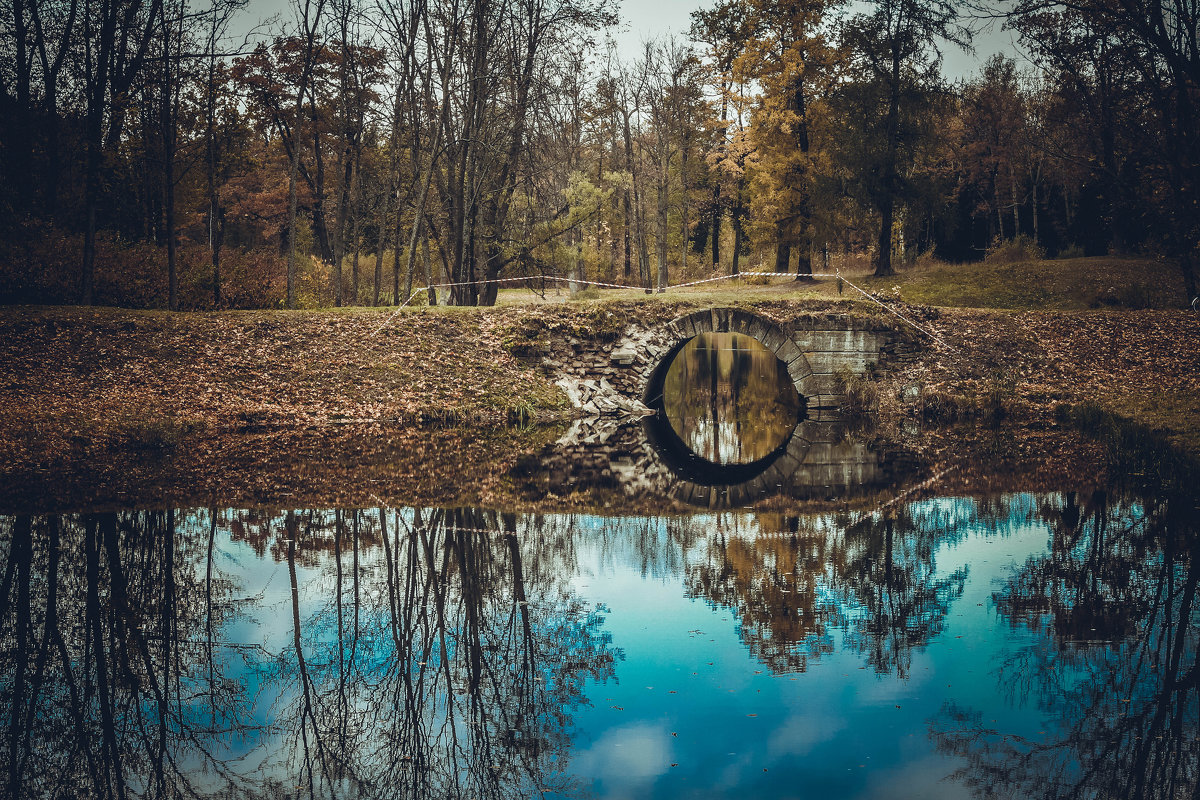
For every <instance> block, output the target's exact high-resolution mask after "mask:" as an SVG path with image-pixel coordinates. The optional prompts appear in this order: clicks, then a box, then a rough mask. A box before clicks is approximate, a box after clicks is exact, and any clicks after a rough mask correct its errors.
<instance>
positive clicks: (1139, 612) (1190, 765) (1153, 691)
mask: <svg viewBox="0 0 1200 800" xmlns="http://www.w3.org/2000/svg"><path fill="white" fill-rule="evenodd" d="M1041 511H1042V516H1043V517H1044V518H1045V519H1046V520H1047V521H1049V522H1050V523H1051V525H1052V526H1053V527H1052V529H1053V535H1052V539H1051V542H1050V551H1049V552H1048V553H1046V554H1044V555H1040V556H1037V557H1034V558H1030V559H1029V560H1028V561H1027V562H1026V563H1025V564H1023V565H1022V566H1021V567H1019V568H1018V569H1016V570H1015V572H1014V574H1013V575H1012V577H1011V579H1010V580H1009V581H1008V582H1007V583H1006V584H1005V585H1004V586H1003V588H1002V589H1001V590H1000V591H998V592H996V594H995V595H994V602H995V605H996V608H997V610H998V611H999V613H1000V614H1001V615H1002V616H1003V617H1004V618H1006V619H1007V620H1008V621H1009V622H1010V624H1011V625H1012V626H1013V627H1014V628H1026V629H1028V630H1030V631H1033V632H1035V633H1036V634H1037V635H1036V638H1035V639H1034V641H1033V643H1032V644H1030V645H1029V646H1027V647H1024V648H1022V649H1019V650H1017V651H1016V652H1013V653H1010V654H1009V656H1008V657H1007V659H1006V660H1005V662H1004V663H1003V665H1002V667H1001V669H1000V670H999V673H998V679H999V681H1000V685H1001V688H1002V689H1003V690H1004V691H1005V692H1007V694H1008V697H1009V698H1010V701H1011V702H1012V703H1013V704H1017V705H1021V704H1035V705H1036V706H1037V707H1038V708H1039V709H1042V710H1043V711H1044V712H1045V714H1046V716H1047V717H1049V718H1052V719H1056V720H1058V722H1057V725H1056V726H1053V727H1051V728H1049V729H1047V730H1045V731H1042V732H1040V733H1039V734H1038V735H1035V736H1016V735H1011V734H1006V733H1005V732H1003V731H1000V730H997V729H996V727H995V726H994V725H991V724H989V723H988V720H986V719H985V718H984V717H983V715H982V713H981V712H980V711H979V710H978V709H973V708H970V707H965V706H962V705H958V704H947V706H946V707H945V708H944V710H943V712H942V713H941V715H939V717H938V718H937V719H935V720H934V723H933V728H932V735H933V737H934V740H935V742H936V744H937V745H938V747H939V748H940V749H941V750H942V751H943V752H947V753H952V754H955V755H958V756H961V757H962V758H964V759H965V760H966V762H967V766H966V767H964V768H963V769H961V770H960V771H959V773H958V774H957V777H958V778H960V779H961V780H963V781H964V782H965V783H967V784H968V785H970V786H971V787H972V788H973V789H974V790H975V792H976V793H977V794H978V795H979V796H981V797H1029V798H1045V799H1046V800H1057V799H1058V798H1077V797H1089V798H1163V799H1164V800H1165V798H1181V797H1195V796H1196V793H1197V792H1198V791H1200V686H1198V684H1200V665H1198V664H1197V652H1198V650H1200V603H1198V602H1197V597H1196V589H1197V581H1198V580H1200V538H1198V537H1197V533H1198V530H1197V524H1196V522H1197V518H1196V509H1195V506H1194V504H1193V501H1192V500H1190V499H1189V498H1182V499H1179V498H1176V499H1174V500H1142V501H1134V500H1129V499H1120V498H1116V499H1114V498H1113V497H1112V496H1110V495H1108V494H1106V493H1104V492H1097V493H1095V494H1092V495H1091V496H1090V497H1088V498H1087V499H1086V500H1085V501H1084V502H1082V503H1081V502H1080V501H1079V498H1078V497H1077V496H1076V495H1075V494H1074V493H1067V494H1066V495H1064V496H1062V497H1059V498H1055V499H1054V500H1053V501H1049V500H1048V501H1047V502H1045V503H1044V504H1043V506H1042V509H1041ZM993 722H994V720H993Z"/></svg>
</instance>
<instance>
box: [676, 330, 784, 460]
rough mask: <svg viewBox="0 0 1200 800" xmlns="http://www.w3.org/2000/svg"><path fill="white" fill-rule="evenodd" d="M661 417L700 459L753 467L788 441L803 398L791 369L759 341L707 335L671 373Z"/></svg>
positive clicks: (693, 344)
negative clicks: (793, 381)
mask: <svg viewBox="0 0 1200 800" xmlns="http://www.w3.org/2000/svg"><path fill="white" fill-rule="evenodd" d="M663 412H664V414H665V416H666V418H667V420H668V421H669V422H670V424H671V427H672V429H674V431H675V433H676V435H678V436H679V438H680V440H681V441H682V442H683V443H684V444H685V445H687V447H688V448H689V449H691V451H692V452H693V453H695V454H696V455H698V456H699V457H701V458H703V459H705V460H707V461H710V462H712V463H714V464H749V463H752V462H754V461H758V460H759V459H763V458H766V457H767V456H768V455H770V454H771V453H772V452H774V451H775V450H776V449H777V448H779V446H780V445H782V444H783V443H784V442H786V441H787V440H788V437H789V436H791V433H792V430H793V429H794V428H795V427H796V423H797V421H798V420H799V419H800V412H801V400H800V396H799V395H798V394H797V393H796V388H795V386H794V385H793V383H792V379H791V378H790V377H789V376H788V372H787V368H786V367H785V366H784V365H783V363H782V362H781V361H780V360H779V359H778V358H777V357H776V356H775V354H774V353H773V352H771V351H770V350H768V349H767V348H766V347H764V346H763V345H762V344H760V343H759V342H758V341H757V340H756V339H754V337H752V336H745V335H743V334H737V333H702V334H700V335H699V336H697V337H695V338H694V339H692V340H691V341H690V342H688V343H687V344H686V345H684V347H683V349H682V350H680V351H679V353H678V354H677V355H676V356H675V359H674V361H672V362H671V365H670V367H669V368H668V370H667V375H666V379H665V380H664V382H663Z"/></svg>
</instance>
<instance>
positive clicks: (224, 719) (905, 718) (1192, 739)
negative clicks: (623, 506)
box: [0, 492, 1200, 798]
mask: <svg viewBox="0 0 1200 800" xmlns="http://www.w3.org/2000/svg"><path fill="white" fill-rule="evenodd" d="M381 521H382V526H381ZM1182 521H1183V523H1184V524H1183V526H1182V527H1181V526H1180V523H1181V518H1180V517H1179V515H1178V514H1175V515H1174V516H1173V515H1172V511H1171V509H1170V508H1167V507H1159V506H1153V505H1152V506H1143V505H1142V504H1141V503H1139V502H1136V501H1133V500H1127V499H1123V498H1121V497H1119V496H1113V495H1108V494H1105V493H1102V492H1101V493H1096V494H1089V495H1087V496H1080V495H1075V494H1066V493H1064V494H1050V495H1038V496H1034V495H1024V494H1017V495H1007V496H1002V497H992V498H988V499H986V500H983V499H972V498H934V499H929V500H924V501H921V502H917V503H912V504H907V505H901V506H894V507H893V509H892V511H891V513H890V514H887V515H882V514H875V515H858V514H818V515H810V516H801V517H783V516H775V515H770V514H757V515H752V514H743V513H729V514H710V515H697V516H691V517H676V518H648V517H623V518H602V517H588V516H582V517H580V516H566V515H540V516H519V515H506V514H497V513H494V512H488V511H480V510H460V511H456V512H443V511H429V510H423V511H420V512H414V511H413V510H411V509H398V510H396V509H384V510H382V511H381V510H379V509H371V510H362V511H316V512H291V513H287V514H279V515H269V514H264V513H259V512H247V511H219V512H217V513H216V514H215V516H214V515H213V514H212V513H210V512H208V511H176V512H173V513H170V514H168V513H167V512H134V511H130V512H120V513H116V514H90V515H67V516H61V517H45V516H42V517H32V518H31V517H20V518H11V517H10V518H3V519H2V520H0V525H2V526H3V528H4V533H5V534H6V535H5V537H4V540H5V541H12V542H13V543H14V544H13V547H12V549H11V550H10V551H9V552H8V553H6V554H5V556H6V558H8V559H9V560H11V561H12V562H13V563H14V564H15V565H16V566H15V567H14V569H13V572H12V574H13V578H12V580H13V581H14V583H15V585H18V586H20V585H23V583H22V582H23V580H24V579H23V577H22V576H23V575H30V574H33V575H36V576H38V577H37V579H35V580H30V581H29V582H28V584H27V586H28V592H27V594H22V593H21V592H20V591H18V592H15V593H13V594H12V595H11V596H12V597H13V598H16V599H17V600H18V601H19V602H13V603H10V604H9V605H8V606H7V607H6V608H5V609H3V611H4V613H5V614H6V615H7V616H6V619H5V620H4V630H5V632H6V633H5V635H4V641H3V653H2V658H3V665H4V670H3V675H5V676H6V677H5V683H4V690H5V695H4V696H5V701H6V706H7V707H8V708H9V709H11V707H12V704H13V699H14V697H15V698H16V702H17V703H18V704H19V706H18V708H19V709H20V710H21V712H22V713H21V714H19V715H18V716H17V717H16V718H17V719H18V720H19V722H18V724H17V725H16V726H15V727H13V728H12V730H13V732H15V734H16V739H15V742H16V745H15V746H14V747H13V748H10V747H5V748H3V753H2V754H0V760H2V761H3V763H4V767H5V774H6V775H7V776H8V778H9V780H10V783H9V786H10V787H11V786H12V780H13V779H14V775H15V776H16V780H17V782H18V783H19V784H20V789H19V791H18V792H17V793H18V794H19V795H20V796H28V797H44V796H45V797H48V796H54V795H55V794H58V793H60V790H62V789H63V788H64V786H72V787H74V789H77V790H79V791H85V792H87V793H90V794H92V795H94V796H105V795H106V794H107V795H115V794H117V792H116V786H117V780H118V778H117V775H118V774H119V775H121V776H122V779H123V780H124V781H125V782H126V783H127V787H126V788H127V789H128V790H129V792H130V794H132V795H135V796H141V795H145V796H163V795H168V794H171V792H172V790H173V788H179V787H181V786H182V785H183V784H185V783H187V784H190V785H191V786H192V788H194V789H195V790H196V791H197V792H198V793H200V794H201V795H215V794H217V793H219V792H220V791H221V790H223V789H224V788H226V787H229V786H232V787H234V791H235V793H236V794H237V795H238V796H243V797H256V796H263V797H275V796H294V797H307V796H317V797H321V796H338V797H355V796H369V797H443V796H445V797H464V798H465V797H528V796H531V795H535V794H537V793H538V791H539V790H542V791H544V792H545V794H546V795H547V796H552V797H575V796H581V797H598V798H621V797H638V798H645V797H663V798H667V797H746V796H754V797H864V798H867V797H887V798H898V797H969V796H972V792H971V786H972V784H982V785H985V786H988V787H990V788H991V789H992V790H994V791H995V792H996V794H997V796H1014V797H1046V798H1050V797H1060V796H1067V795H1073V794H1075V793H1077V796H1112V797H1138V796H1143V797H1171V796H1183V795H1190V794H1191V792H1193V791H1195V788H1196V785H1197V784H1196V780H1197V765H1198V761H1200V747H1198V742H1197V736H1198V735H1200V725H1198V703H1200V695H1198V687H1197V681H1196V674H1197V670H1196V649H1197V634H1198V633H1200V612H1198V611H1197V602H1198V601H1197V598H1196V597H1195V590H1196V587H1197V577H1198V574H1200V564H1197V558H1196V553H1195V552H1194V547H1195V545H1194V544H1191V543H1192V542H1194V541H1195V536H1194V527H1191V528H1189V527H1188V526H1189V525H1190V524H1191V523H1188V522H1187V520H1186V519H1183V520H1182ZM56 541H57V548H55V547H54V543H55V542H56ZM1185 542H1186V543H1187V544H1184V543H1185ZM26 544H29V545H30V546H29V547H28V548H27V547H26V546H25V545H26ZM210 544H211V550H210ZM210 553H211V561H210V558H209V555H210ZM113 554H116V555H117V556H118V560H113V559H110V558H109V556H110V555H113ZM25 559H28V560H25ZM118 561H119V563H118ZM22 564H28V565H29V566H30V567H31V569H30V570H28V571H25V570H24V568H23V567H22ZM168 565H170V568H169V569H168ZM51 575H55V576H57V578H56V579H55V583H56V586H55V589H54V591H55V598H54V600H53V602H52V603H51V602H50V601H49V591H50V589H49V586H50V583H51V581H50V576H51ZM168 575H170V576H171V580H169V581H167V580H166V578H167V576H168ZM22 598H24V599H22ZM100 598H103V602H101V601H100ZM51 605H52V606H53V609H54V613H53V616H52V618H49V628H47V620H48V617H47V615H46V614H45V610H46V608H47V607H49V606H51ZM22 620H23V621H24V622H22ZM297 621H298V622H299V636H298V637H297V635H296V630H297V629H296V622H297ZM47 629H49V630H51V631H52V632H53V631H57V633H54V634H53V635H52V636H51V637H50V639H49V640H47V639H45V636H44V631H45V630H47ZM22 630H24V633H21V631H22ZM59 635H61V637H62V646H61V647H60V646H59V644H58V638H57V637H58V636H59ZM46 641H48V642H49V645H50V646H47V647H43V646H42V645H43V643H44V642H46ZM64 654H65V657H66V659H67V660H66V662H65V664H66V665H67V666H68V667H69V677H68V670H67V669H64V661H63V658H64ZM98 654H99V655H102V656H103V658H98V657H97V656H98ZM210 655H211V658H210ZM38 676H41V677H40V679H39V680H37V681H35V678H37V677H38ZM39 681H40V682H39ZM35 685H37V686H38V687H39V688H38V690H37V691H34V690H33V688H32V687H34V686H35ZM31 709H32V713H30V710H31ZM5 718H6V720H11V719H13V718H14V717H13V715H12V714H11V713H8V714H6V716H5ZM160 719H162V720H163V721H164V725H163V726H162V727H160V726H159V721H160ZM73 720H78V723H76V722H74V721H73ZM77 725H79V726H82V729H83V730H84V732H85V734H86V735H85V736H84V737H82V739H80V738H77V737H73V736H72V735H71V733H70V732H71V730H72V729H73V728H76V726H77ZM26 746H28V751H25V747H26ZM13 752H16V753H18V754H21V753H23V752H27V753H28V755H25V756H23V757H22V758H21V762H20V768H19V770H14V769H13V761H12V753H13ZM84 753H86V757H85V755H84ZM160 764H161V765H163V766H162V773H161V776H160V773H159V771H158V766H157V765H160ZM172 765H174V766H172ZM176 768H177V769H178V772H175V771H174V770H175V769H176ZM60 781H61V782H60Z"/></svg>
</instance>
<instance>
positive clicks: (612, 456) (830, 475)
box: [514, 414, 922, 510]
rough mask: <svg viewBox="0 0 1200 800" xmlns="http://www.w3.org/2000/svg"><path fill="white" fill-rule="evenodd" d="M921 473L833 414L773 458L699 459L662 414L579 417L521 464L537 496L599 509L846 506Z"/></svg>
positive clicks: (796, 435)
mask: <svg viewBox="0 0 1200 800" xmlns="http://www.w3.org/2000/svg"><path fill="white" fill-rule="evenodd" d="M921 472H922V471H921V470H919V469H916V468H915V464H914V460H913V459H912V458H911V457H908V456H906V455H905V454H904V453H903V452H902V451H901V450H900V449H899V448H895V447H890V446H880V445H879V444H877V443H874V442H868V441H866V440H864V439H856V438H854V437H852V436H849V435H847V434H846V431H845V426H844V425H843V424H842V423H841V422H840V421H839V420H838V419H836V418H832V417H830V416H828V415H822V414H818V415H817V416H815V417H813V418H810V419H806V420H803V421H802V422H800V423H799V424H797V425H796V426H795V428H794V429H793V430H792V432H791V434H790V436H789V437H788V438H787V439H786V440H785V441H784V442H783V443H782V444H781V445H780V446H778V447H777V448H776V449H775V450H774V451H773V452H771V453H769V454H768V455H767V456H766V457H764V458H761V459H759V460H757V461H753V462H751V463H748V464H728V465H722V464H715V463H713V462H711V461H708V460H706V459H702V458H699V457H698V456H696V455H695V453H693V452H692V451H691V450H690V449H689V448H688V447H687V446H686V445H685V444H684V443H683V442H682V441H681V440H680V439H679V437H678V435H677V434H676V433H675V432H674V430H673V429H672V427H671V425H670V424H669V423H668V422H666V421H665V420H664V419H663V418H662V417H647V418H646V419H645V420H644V421H642V422H640V423H633V424H631V423H625V424H614V423H601V424H598V425H595V426H589V425H588V424H586V423H577V424H576V425H575V426H574V427H573V428H572V429H571V430H570V431H569V432H568V433H567V435H566V436H564V437H563V438H561V439H560V440H559V441H558V442H557V443H556V444H555V446H554V447H552V448H548V449H547V450H546V451H545V452H543V453H542V454H541V455H540V456H538V457H537V458H529V459H525V460H523V461H522V462H520V463H519V464H518V467H517V469H516V470H514V477H516V478H517V479H518V480H519V481H521V482H522V483H523V485H524V487H525V490H526V491H527V492H529V493H531V494H533V493H539V494H542V495H545V494H547V493H549V494H553V495H557V496H560V497H561V496H566V495H570V494H572V493H579V494H581V495H585V496H590V498H591V502H593V503H594V504H596V505H601V506H603V505H609V506H614V507H621V505H622V504H625V505H626V507H628V506H630V505H632V506H634V507H637V506H638V504H639V502H643V503H644V502H650V501H657V502H658V503H659V505H657V506H653V507H656V508H660V509H661V508H662V505H661V503H662V501H664V500H666V501H668V502H673V503H674V504H675V505H677V506H679V507H681V508H696V507H700V508H707V509H712V510H718V509H726V508H729V509H732V508H742V507H745V506H750V505H753V504H755V503H758V502H760V501H764V500H768V499H770V498H777V497H778V498H785V499H788V500H795V501H814V502H818V503H819V502H825V501H834V502H837V503H844V502H846V501H850V500H854V499H855V498H869V497H874V496H876V495H879V494H881V493H883V492H885V491H889V492H890V493H889V496H891V495H892V494H894V490H895V489H896V488H897V487H899V486H901V485H902V484H912V483H916V482H918V481H919V480H920V478H921Z"/></svg>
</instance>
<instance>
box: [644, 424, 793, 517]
mask: <svg viewBox="0 0 1200 800" xmlns="http://www.w3.org/2000/svg"><path fill="white" fill-rule="evenodd" d="M809 427H810V424H809V422H807V421H803V422H800V423H799V424H797V425H796V427H795V428H794V429H793V430H792V434H791V436H790V437H789V438H788V439H787V440H786V441H785V442H784V443H783V444H781V445H780V446H779V447H778V448H776V449H775V450H774V451H773V452H771V453H770V454H769V455H767V456H766V457H765V458H761V459H759V460H757V461H752V462H750V463H748V464H729V465H721V464H714V463H713V462H711V461H708V460H706V459H702V458H699V457H698V456H696V454H695V453H693V452H692V451H691V450H690V449H689V448H688V447H687V445H686V444H684V443H683V441H682V440H681V439H680V438H679V436H678V434H676V433H675V430H674V428H672V427H671V424H670V423H669V422H668V421H667V420H665V419H663V418H662V417H661V416H660V415H658V414H656V415H654V416H652V417H646V418H645V420H643V422H642V429H643V431H644V433H645V435H646V440H647V442H648V443H649V445H650V447H649V450H650V453H651V455H652V458H653V459H654V460H655V461H657V462H658V463H659V465H661V467H663V470H662V471H664V472H666V473H667V475H666V476H663V477H665V478H666V480H665V481H664V480H661V479H660V481H659V487H658V490H659V491H661V492H663V493H664V494H666V495H667V496H669V497H672V498H674V499H676V500H679V501H680V502H683V503H686V504H688V505H691V506H699V507H702V508H709V509H714V510H716V509H724V508H738V507H741V506H745V505H747V504H749V503H752V502H754V501H755V500H757V499H759V498H761V497H763V496H766V495H769V494H773V493H776V492H778V491H780V490H781V488H782V487H784V486H786V485H788V483H789V479H790V478H791V477H792V475H793V474H794V473H795V471H796V469H797V468H798V467H800V466H801V465H802V464H803V463H804V461H805V459H806V458H807V457H808V451H809V448H810V447H812V441H810V439H809V436H810V435H811V434H810V432H809V430H808V428H809Z"/></svg>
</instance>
